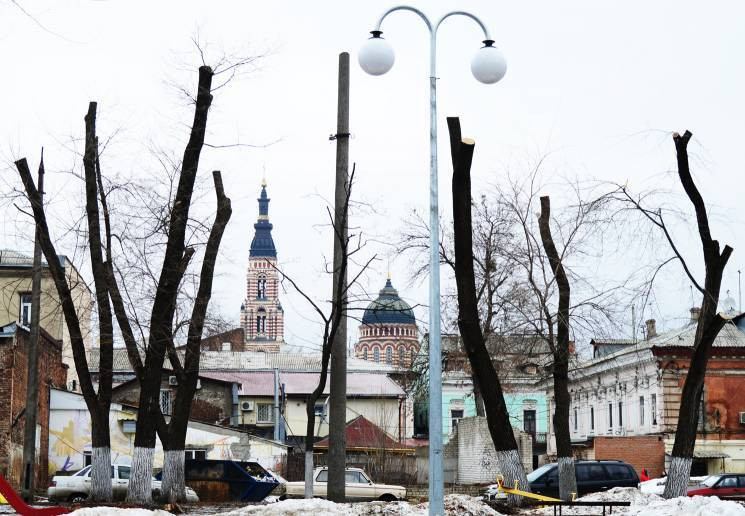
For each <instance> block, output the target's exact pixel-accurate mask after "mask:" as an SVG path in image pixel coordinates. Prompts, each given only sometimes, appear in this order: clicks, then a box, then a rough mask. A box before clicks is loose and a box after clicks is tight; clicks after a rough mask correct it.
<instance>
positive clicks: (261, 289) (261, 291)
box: [256, 278, 266, 299]
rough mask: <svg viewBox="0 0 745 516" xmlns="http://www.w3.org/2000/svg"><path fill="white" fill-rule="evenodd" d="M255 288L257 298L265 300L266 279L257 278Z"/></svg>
mask: <svg viewBox="0 0 745 516" xmlns="http://www.w3.org/2000/svg"><path fill="white" fill-rule="evenodd" d="M256 287H257V292H258V293H257V297H258V298H259V299H265V298H266V278H259V281H258V283H257V285H256Z"/></svg>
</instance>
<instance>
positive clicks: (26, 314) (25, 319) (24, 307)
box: [18, 294, 31, 326]
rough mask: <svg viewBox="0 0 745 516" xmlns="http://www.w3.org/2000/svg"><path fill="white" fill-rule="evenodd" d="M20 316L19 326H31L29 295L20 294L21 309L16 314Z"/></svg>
mask: <svg viewBox="0 0 745 516" xmlns="http://www.w3.org/2000/svg"><path fill="white" fill-rule="evenodd" d="M18 313H19V314H20V316H21V317H20V320H21V324H22V325H23V326H30V325H31V294H21V309H20V311H19V312H18Z"/></svg>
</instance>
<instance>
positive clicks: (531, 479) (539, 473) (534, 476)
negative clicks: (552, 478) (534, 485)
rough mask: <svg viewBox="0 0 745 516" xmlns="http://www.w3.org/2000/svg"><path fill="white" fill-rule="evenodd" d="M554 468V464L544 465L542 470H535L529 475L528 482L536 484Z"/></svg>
mask: <svg viewBox="0 0 745 516" xmlns="http://www.w3.org/2000/svg"><path fill="white" fill-rule="evenodd" d="M553 467H554V465H553V464H544V465H543V466H541V467H540V468H538V469H536V470H533V471H532V472H530V473H528V482H535V481H536V480H538V479H539V478H541V476H543V474H544V473H546V472H547V471H550V470H551V468H553Z"/></svg>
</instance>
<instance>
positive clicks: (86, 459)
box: [83, 451, 93, 466]
mask: <svg viewBox="0 0 745 516" xmlns="http://www.w3.org/2000/svg"><path fill="white" fill-rule="evenodd" d="M92 462H93V452H92V451H84V452H83V466H90V465H91V463H92Z"/></svg>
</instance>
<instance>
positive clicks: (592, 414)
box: [590, 407, 595, 430]
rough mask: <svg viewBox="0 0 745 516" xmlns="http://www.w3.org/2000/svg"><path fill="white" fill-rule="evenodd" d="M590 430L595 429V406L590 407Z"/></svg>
mask: <svg viewBox="0 0 745 516" xmlns="http://www.w3.org/2000/svg"><path fill="white" fill-rule="evenodd" d="M590 430H595V407H590Z"/></svg>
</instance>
